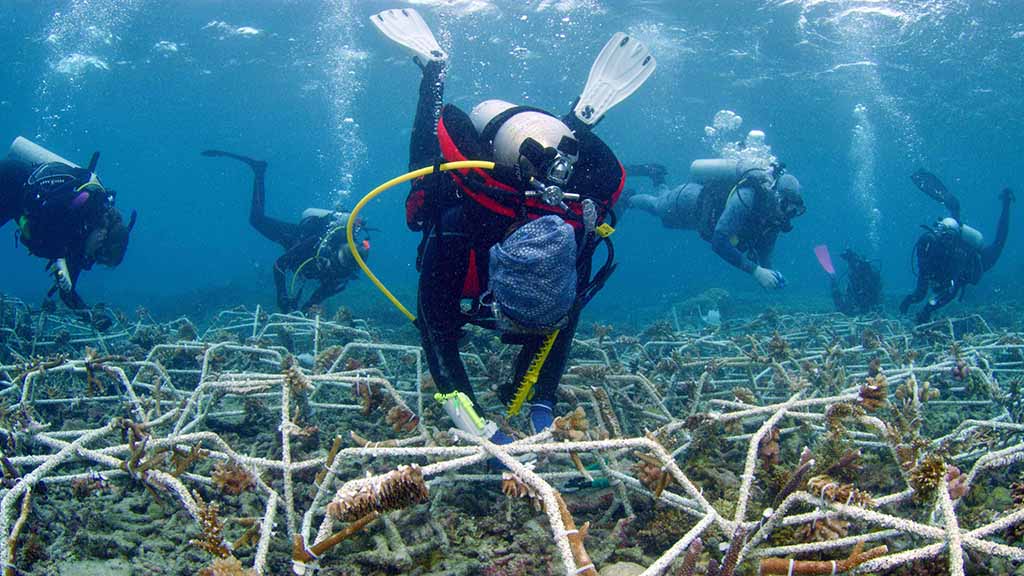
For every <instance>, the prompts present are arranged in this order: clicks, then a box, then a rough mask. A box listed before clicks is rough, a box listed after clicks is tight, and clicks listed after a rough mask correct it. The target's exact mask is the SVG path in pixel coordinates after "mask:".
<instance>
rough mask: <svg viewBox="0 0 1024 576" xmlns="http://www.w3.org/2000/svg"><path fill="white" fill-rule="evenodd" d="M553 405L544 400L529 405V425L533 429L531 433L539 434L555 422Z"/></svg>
mask: <svg viewBox="0 0 1024 576" xmlns="http://www.w3.org/2000/svg"><path fill="white" fill-rule="evenodd" d="M554 408H555V405H554V404H553V403H551V402H548V401H546V400H541V401H539V402H534V403H533V404H531V405H530V425H531V426H532V427H533V433H534V434H539V433H541V432H543V431H545V430H547V429H548V428H551V426H552V425H553V424H554V422H555V411H554Z"/></svg>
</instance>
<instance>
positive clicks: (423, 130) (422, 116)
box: [409, 62, 445, 170]
mask: <svg viewBox="0 0 1024 576" xmlns="http://www.w3.org/2000/svg"><path fill="white" fill-rule="evenodd" d="M444 76H445V64H444V62H431V63H429V64H427V65H426V66H424V67H423V79H422V80H420V91H419V100H417V102H416V118H415V119H414V120H413V124H412V135H411V136H410V137H409V170H415V169H417V168H422V167H424V166H428V165H430V164H432V163H433V162H434V159H435V158H438V157H439V156H440V155H441V149H440V146H439V145H438V142H437V122H438V119H439V118H440V116H441V105H442V103H443V101H444Z"/></svg>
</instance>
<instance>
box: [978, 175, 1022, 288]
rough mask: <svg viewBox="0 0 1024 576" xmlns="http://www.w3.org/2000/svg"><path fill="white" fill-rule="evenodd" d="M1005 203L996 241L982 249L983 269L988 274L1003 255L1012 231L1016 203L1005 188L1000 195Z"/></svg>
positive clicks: (1009, 191) (1000, 216)
mask: <svg viewBox="0 0 1024 576" xmlns="http://www.w3.org/2000/svg"><path fill="white" fill-rule="evenodd" d="M999 198H1000V200H1002V202H1003V210H1002V212H1000V214H999V225H998V227H997V228H996V239H995V240H993V241H992V243H991V244H989V245H988V246H985V247H984V248H982V249H981V267H982V269H983V270H985V271H986V272H987V271H988V270H989V269H990V268H992V266H994V265H995V263H996V260H999V256H1000V254H1002V253H1003V246H1005V245H1006V236H1007V234H1008V233H1009V231H1010V204H1012V203H1013V201H1014V195H1013V191H1012V190H1010V189H1009V188H1004V189H1003V191H1002V192H1000V194H999Z"/></svg>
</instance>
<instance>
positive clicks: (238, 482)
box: [210, 461, 256, 496]
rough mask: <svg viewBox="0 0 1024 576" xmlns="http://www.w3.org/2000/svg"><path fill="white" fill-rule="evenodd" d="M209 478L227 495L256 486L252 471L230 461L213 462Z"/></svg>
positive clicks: (246, 490)
mask: <svg viewBox="0 0 1024 576" xmlns="http://www.w3.org/2000/svg"><path fill="white" fill-rule="evenodd" d="M210 478H212V479H213V485H214V486H215V487H217V489H218V490H220V491H221V492H222V493H224V494H227V495H229V496H238V495H239V494H241V493H243V492H248V491H250V490H252V489H253V488H255V487H256V478H255V476H253V474H252V472H250V471H249V470H248V469H247V468H245V467H244V466H242V465H240V464H238V463H236V462H231V461H228V462H217V463H216V464H214V465H213V473H212V474H210Z"/></svg>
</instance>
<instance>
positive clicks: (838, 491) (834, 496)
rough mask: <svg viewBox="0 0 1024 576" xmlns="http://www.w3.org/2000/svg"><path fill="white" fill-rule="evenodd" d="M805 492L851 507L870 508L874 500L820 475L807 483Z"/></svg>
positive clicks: (829, 477)
mask: <svg viewBox="0 0 1024 576" xmlns="http://www.w3.org/2000/svg"><path fill="white" fill-rule="evenodd" d="M807 491H808V492H810V493H811V494H813V495H815V496H818V497H821V498H824V499H825V500H829V501H831V502H836V503H839V504H847V505H852V506H862V507H864V508H872V507H874V505H875V500H874V499H873V498H872V497H871V495H870V494H868V493H867V492H864V491H863V490H858V489H857V488H854V487H853V485H852V484H840V483H838V482H836V481H835V480H833V479H832V477H831V476H827V475H825V474H820V475H818V476H815V477H813V478H811V479H810V480H808V481H807Z"/></svg>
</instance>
